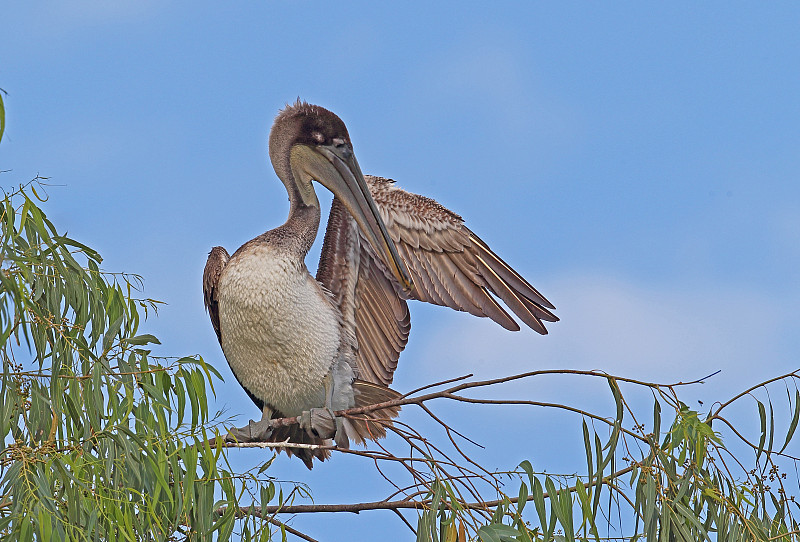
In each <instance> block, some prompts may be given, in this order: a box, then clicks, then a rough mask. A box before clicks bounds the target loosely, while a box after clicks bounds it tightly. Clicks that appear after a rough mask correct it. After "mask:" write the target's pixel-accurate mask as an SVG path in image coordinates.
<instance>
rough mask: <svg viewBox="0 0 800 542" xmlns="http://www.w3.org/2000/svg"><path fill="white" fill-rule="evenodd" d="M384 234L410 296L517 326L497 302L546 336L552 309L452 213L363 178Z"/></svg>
mask: <svg viewBox="0 0 800 542" xmlns="http://www.w3.org/2000/svg"><path fill="white" fill-rule="evenodd" d="M367 179H368V183H369V185H370V191H371V192H372V197H373V198H374V199H375V203H376V204H377V206H378V209H379V210H380V213H381V218H382V219H383V221H384V222H385V223H386V228H387V230H388V231H389V235H390V236H391V237H392V240H393V241H394V242H395V244H396V245H397V250H398V251H399V253H400V256H401V257H402V258H403V260H404V261H405V264H406V266H407V267H408V271H409V273H411V278H412V279H413V280H414V290H413V291H412V292H411V297H412V298H414V299H419V300H420V301H427V302H429V303H434V304H436V305H445V306H447V307H451V308H453V309H456V310H460V311H466V312H469V313H470V314H474V315H475V316H488V317H489V318H491V319H492V320H494V321H495V322H497V323H498V324H500V325H501V326H503V327H504V328H506V329H509V330H511V331H518V330H519V325H518V324H517V323H516V322H515V321H514V319H513V318H512V317H511V316H510V315H509V314H508V313H507V312H506V311H505V310H504V309H503V308H502V307H501V306H500V305H499V304H498V303H497V301H496V299H495V298H494V296H497V297H499V298H500V299H501V300H502V301H503V303H505V304H506V306H507V307H508V308H509V309H511V311H512V312H513V313H514V314H515V315H516V316H517V317H518V318H519V319H520V320H522V321H523V322H524V323H525V324H526V325H527V326H528V327H530V328H531V329H533V330H535V331H537V332H539V333H541V334H543V335H544V334H546V333H547V329H546V328H545V327H544V324H543V323H542V322H543V321H546V322H557V321H558V318H557V317H556V316H555V315H554V314H553V313H552V312H550V309H555V307H554V306H553V305H552V303H550V302H549V301H548V300H547V299H545V297H544V296H543V295H542V294H540V293H539V292H538V291H537V290H536V288H534V287H533V286H531V285H530V284H529V283H528V281H526V280H525V279H524V278H522V276H520V274H519V273H517V272H516V271H514V269H512V268H511V266H510V265H508V264H507V263H506V262H504V261H503V260H502V259H501V258H500V257H499V256H498V255H497V254H495V253H494V252H493V251H492V250H491V249H490V248H489V246H488V245H487V244H486V243H485V242H483V241H482V240H481V239H480V238H479V237H478V236H477V235H475V234H474V233H473V232H472V231H470V229H469V228H467V227H466V226H465V225H464V221H463V219H462V218H461V217H460V216H459V215H457V214H455V213H454V212H452V211H450V210H448V209H446V208H445V207H443V206H441V205H439V204H438V203H437V202H435V201H434V200H432V199H430V198H426V197H425V196H420V195H417V194H411V193H409V192H406V191H405V190H402V189H400V188H398V187H397V186H395V184H394V181H392V180H390V179H383V178H380V177H367Z"/></svg>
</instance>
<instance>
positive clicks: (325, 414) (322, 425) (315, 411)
mask: <svg viewBox="0 0 800 542" xmlns="http://www.w3.org/2000/svg"><path fill="white" fill-rule="evenodd" d="M298 418H299V420H300V427H302V428H303V429H305V431H306V433H308V434H309V435H311V436H312V437H316V438H323V439H329V438H333V436H334V435H335V434H336V428H337V425H338V424H337V423H336V416H334V415H333V411H332V410H331V409H329V408H312V409H311V410H304V411H303V413H302V414H301V415H300V416H298Z"/></svg>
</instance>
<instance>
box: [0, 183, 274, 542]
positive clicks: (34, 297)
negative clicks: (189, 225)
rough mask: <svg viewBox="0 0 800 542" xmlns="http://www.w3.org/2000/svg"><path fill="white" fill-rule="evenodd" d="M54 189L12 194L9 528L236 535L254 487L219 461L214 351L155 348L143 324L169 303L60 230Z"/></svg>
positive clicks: (3, 419)
mask: <svg viewBox="0 0 800 542" xmlns="http://www.w3.org/2000/svg"><path fill="white" fill-rule="evenodd" d="M41 190H42V186H41V185H37V184H35V183H34V184H30V185H29V186H28V187H24V188H21V189H19V190H18V191H16V192H14V193H12V194H8V195H6V196H5V198H4V199H3V200H2V202H0V224H2V229H1V230H0V355H1V356H2V360H3V373H2V380H1V381H0V435H2V439H0V474H2V479H1V480H0V532H2V533H3V534H5V535H6V536H8V537H11V538H13V539H18V540H34V539H36V540H43V541H49V540H66V539H71V540H84V539H85V540H89V539H92V540H169V539H172V538H173V537H174V536H175V535H176V534H179V533H181V534H183V535H185V536H186V537H187V538H189V539H193V540H194V539H198V540H199V539H212V538H214V539H217V540H225V539H228V538H229V537H230V535H231V533H232V532H233V529H234V525H235V519H236V518H235V517H234V515H233V513H234V511H235V510H237V507H236V503H237V498H238V496H239V495H241V494H242V492H243V484H241V483H237V477H236V476H234V475H233V474H232V473H231V472H229V471H227V470H224V469H221V468H220V467H219V466H220V465H225V464H226V461H225V458H224V455H222V454H224V450H222V449H221V448H219V447H217V446H215V444H216V443H215V441H214V439H215V438H217V439H218V438H219V437H218V435H216V434H215V433H214V432H213V431H212V430H210V427H211V426H212V424H213V423H214V422H215V421H216V420H215V419H214V418H213V417H211V416H209V412H208V407H207V398H206V395H205V393H206V390H207V389H212V388H211V387H210V385H211V383H212V380H213V379H214V378H219V375H218V374H217V373H216V371H215V370H214V369H213V368H212V367H210V366H209V365H207V364H206V363H204V362H203V360H202V359H200V358H191V357H184V358H180V359H163V358H155V357H153V355H152V352H151V350H152V348H153V346H154V345H157V344H158V340H157V339H156V337H154V336H153V335H149V334H146V333H140V332H139V328H140V324H141V323H142V318H143V316H146V315H147V314H148V313H151V312H153V311H154V310H155V309H156V307H157V303H156V302H155V301H154V300H151V299H137V298H135V297H134V295H133V294H134V293H135V292H136V286H138V285H139V278H138V277H135V276H129V275H119V274H116V275H112V274H108V273H104V272H102V271H101V270H100V262H101V258H100V256H99V255H98V254H97V253H96V252H95V251H93V250H92V249H90V248H88V247H86V246H85V245H83V244H81V243H79V242H77V241H75V240H73V239H70V238H68V237H66V236H63V235H61V234H59V233H58V231H57V230H56V228H55V227H54V226H53V224H52V223H51V222H50V221H49V220H48V219H47V217H46V216H45V214H44V212H43V211H42V210H41V208H40V207H39V206H38V205H37V201H41V198H39V194H40V193H41ZM29 194H32V196H31V195H29ZM209 439H211V442H209ZM248 479H249V480H251V482H252V481H253V480H255V481H256V482H258V479H256V478H255V477H252V476H251V477H248ZM273 497H274V489H273ZM271 498H272V497H271ZM269 500H270V499H267V501H269ZM230 505H233V506H230ZM225 506H227V508H226V510H229V511H230V512H229V513H225V514H220V513H217V510H218V509H220V507H225ZM262 524H263V522H259V523H258V524H257V525H255V529H256V530H257V531H258V530H259V529H261V528H262V527H263V525H262Z"/></svg>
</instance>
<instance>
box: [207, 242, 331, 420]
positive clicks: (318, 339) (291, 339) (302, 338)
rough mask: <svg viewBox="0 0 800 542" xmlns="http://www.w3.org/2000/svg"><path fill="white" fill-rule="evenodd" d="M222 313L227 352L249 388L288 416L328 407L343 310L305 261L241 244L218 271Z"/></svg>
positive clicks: (273, 249) (221, 325)
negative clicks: (328, 387)
mask: <svg viewBox="0 0 800 542" xmlns="http://www.w3.org/2000/svg"><path fill="white" fill-rule="evenodd" d="M219 316H220V330H221V337H222V341H221V342H222V349H223V351H224V352H225V357H226V358H227V359H228V361H229V362H230V365H231V369H232V370H233V372H234V373H235V374H236V376H237V377H238V378H239V380H240V381H241V383H242V385H243V386H244V387H245V388H247V389H248V390H249V391H250V393H252V394H254V395H255V396H257V397H263V398H265V399H268V400H267V402H268V403H269V405H270V406H272V407H273V408H275V409H277V410H279V411H281V412H282V413H283V414H284V415H286V416H297V415H299V414H301V413H302V411H303V410H308V409H309V408H311V407H324V406H325V392H324V385H323V379H324V378H325V376H326V375H327V374H328V372H329V371H330V369H331V366H332V364H333V363H334V361H335V360H336V358H337V353H338V349H339V342H340V326H341V324H340V322H341V316H340V315H339V313H338V311H337V309H335V308H334V307H333V305H332V304H331V302H330V300H329V299H328V294H327V293H326V292H325V291H324V290H323V289H322V288H321V287H320V285H319V283H317V282H316V281H315V280H314V279H313V278H312V277H311V275H310V274H309V273H308V269H307V268H306V266H305V263H304V262H303V261H302V260H300V261H297V259H296V258H292V257H291V256H290V255H289V254H287V253H286V252H285V251H281V250H278V249H276V248H275V247H271V246H270V245H268V244H250V245H249V246H248V245H246V246H245V247H243V250H241V251H239V252H238V253H237V254H234V256H233V257H232V258H231V259H230V261H229V262H228V264H227V265H226V266H225V269H224V271H223V273H222V275H221V276H220V279H219Z"/></svg>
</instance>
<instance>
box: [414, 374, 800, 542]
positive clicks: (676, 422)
mask: <svg viewBox="0 0 800 542" xmlns="http://www.w3.org/2000/svg"><path fill="white" fill-rule="evenodd" d="M582 376H600V375H599V374H590V375H582ZM605 378H606V379H607V381H608V384H609V386H610V388H611V394H612V397H613V399H614V404H615V411H616V414H615V416H614V417H610V418H602V417H600V416H598V415H594V414H591V413H589V412H582V414H583V417H584V421H583V423H582V433H583V441H584V452H585V456H586V474H583V475H558V476H555V475H548V474H546V473H537V472H535V471H534V469H533V467H532V465H531V463H530V462H528V461H524V462H522V464H520V466H519V471H518V484H519V485H518V487H519V491H518V493H516V494H504V493H502V492H500V493H499V496H500V499H499V500H497V501H486V500H483V499H481V500H480V501H479V502H472V503H469V502H465V500H464V499H462V498H457V497H456V496H455V493H456V492H457V490H458V487H459V485H463V484H461V482H460V481H459V480H457V479H454V478H451V479H437V480H436V481H435V482H434V484H433V485H432V490H431V491H430V492H429V494H428V495H427V497H426V500H425V510H424V511H423V512H422V513H421V514H420V519H419V526H418V531H417V534H418V536H417V540H418V541H419V542H439V541H441V542H456V541H458V542H461V541H466V540H468V539H469V540H476V541H477V540H480V541H482V542H490V541H491V542H497V541H528V542H533V541H543V542H549V541H559V542H560V541H570V540H587V541H588V540H593V541H600V540H632V541H633V540H649V541H661V540H665V541H685V542H695V541H699V540H709V541H713V540H725V541H739V540H741V541H752V540H761V541H765V542H766V541H777V540H782V541H789V540H798V539H800V525H798V521H797V519H796V514H797V509H798V504H797V501H796V498H795V496H793V495H791V494H790V493H791V491H790V488H789V485H788V482H787V481H786V480H787V474H786V472H783V471H784V470H788V469H786V468H785V466H786V465H787V464H788V465H789V466H793V465H794V463H795V462H796V461H797V460H798V458H797V457H795V456H791V455H788V454H786V453H785V450H786V448H787V446H788V445H789V444H790V443H791V442H792V441H793V437H794V435H795V430H796V427H797V423H798V419H800V391H798V389H797V387H796V382H797V380H798V379H799V378H800V375H798V372H795V373H790V374H788V375H784V376H782V377H778V378H775V379H772V380H771V381H768V382H764V383H761V384H758V385H756V386H753V387H751V388H749V389H748V390H746V391H745V392H742V393H741V394H739V395H737V396H736V397H734V398H733V399H731V400H730V401H728V402H726V403H722V404H721V405H719V406H718V407H717V409H716V410H714V411H713V412H709V413H708V414H707V415H705V416H702V415H700V414H699V413H698V412H696V411H693V410H691V409H690V408H689V407H687V405H686V404H684V403H683V402H681V401H680V400H679V399H678V395H677V392H676V388H677V387H679V386H681V385H682V384H676V385H658V384H652V383H646V382H637V381H632V380H630V379H617V378H614V377H611V376H606V377H605ZM776 382H778V383H782V384H784V385H786V386H787V391H789V387H790V386H792V387H794V389H793V391H794V393H788V397H787V404H788V407H789V412H790V413H791V421H790V422H789V423H788V428H787V429H786V433H785V435H782V436H781V438H780V439H779V440H780V448H778V447H777V446H776V428H775V419H774V409H773V405H772V402H771V400H767V401H766V403H765V402H762V401H761V400H759V399H757V398H755V393H756V392H758V391H761V392H763V393H765V394H766V391H767V390H766V388H767V386H768V385H770V384H773V383H776ZM620 383H625V384H628V385H633V386H636V387H645V388H649V389H651V390H652V391H653V396H654V398H653V412H652V422H651V424H649V427H648V426H647V425H648V424H643V423H642V424H640V423H639V422H638V421H636V413H635V412H634V411H633V410H632V409H631V408H630V407H629V404H628V402H627V401H626V399H625V398H624V396H623V394H622V392H621V390H620ZM767 397H768V395H767ZM743 399H748V400H752V401H754V406H755V409H756V410H757V411H758V416H759V420H760V431H759V439H758V442H757V443H756V442H754V441H753V440H751V439H748V438H747V437H746V436H744V435H743V433H742V431H741V430H740V429H737V428H736V425H735V424H734V423H733V422H731V421H730V420H729V419H727V418H725V417H723V414H722V413H723V410H725V409H727V408H728V407H729V406H730V405H731V404H733V403H735V402H737V401H741V400H743ZM548 406H552V407H556V408H564V409H567V410H570V411H572V412H575V411H576V409H575V408H574V407H572V406H569V405H553V404H549V405H548ZM664 406H667V407H668V408H670V410H671V416H670V417H671V423H670V426H669V427H668V428H667V429H666V430H662V408H664ZM578 412H581V411H578ZM627 419H632V420H633V421H634V426H633V427H632V428H631V429H626V428H625V427H624V424H625V422H626V420H627ZM587 420H588V423H587ZM597 422H601V423H603V424H604V425H605V426H606V427H607V429H606V430H605V431H602V432H600V433H598V432H597V431H595V430H594V424H595V423H597ZM714 423H716V424H717V425H721V426H722V427H724V428H728V429H730V430H731V436H732V437H734V438H735V439H736V440H737V441H738V442H737V445H738V447H737V448H736V449H731V448H728V447H726V445H725V444H724V442H723V438H722V436H723V435H722V434H721V433H720V432H717V431H715V430H714V429H713V428H712V425H713V424H714ZM601 433H605V437H601ZM562 437H563V435H562V436H559V437H558V438H557V439H556V440H557V441H558V442H559V445H562V444H561V440H562ZM748 458H750V459H749V460H748ZM748 463H749V464H750V466H749V467H748V466H746V465H748ZM782 465H783V467H782ZM795 475H796V471H795ZM795 478H796V476H795ZM797 483H798V481H797V480H794V481H793V484H794V487H795V488H796V487H797ZM527 503H532V506H531V505H528V506H527V507H526V504H527ZM455 526H458V527H459V529H458V530H457V529H456V528H455ZM464 527H466V528H464ZM465 532H466V533H472V535H471V536H469V537H468V535H467V534H465Z"/></svg>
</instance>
